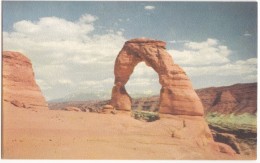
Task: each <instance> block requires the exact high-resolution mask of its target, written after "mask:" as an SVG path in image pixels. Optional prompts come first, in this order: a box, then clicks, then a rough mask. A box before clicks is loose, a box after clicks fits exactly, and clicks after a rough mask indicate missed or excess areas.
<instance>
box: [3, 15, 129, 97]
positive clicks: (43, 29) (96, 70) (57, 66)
mask: <svg viewBox="0 0 260 163" xmlns="http://www.w3.org/2000/svg"><path fill="white" fill-rule="evenodd" d="M97 20H98V17H96V16H93V15H89V14H84V15H82V16H81V17H80V18H79V19H78V20H76V21H68V20H65V19H62V18H57V17H44V18H40V19H39V20H38V21H34V22H32V21H29V20H22V21H18V22H16V23H14V25H13V31H12V32H3V49H4V50H11V51H19V52H22V53H23V54H25V55H26V56H27V57H28V58H30V59H31V61H32V63H33V68H34V72H35V76H36V79H37V81H38V82H37V83H38V84H39V86H40V87H41V89H42V90H43V92H44V94H45V95H46V97H47V99H52V98H57V97H59V96H63V95H64V94H68V93H69V92H68V91H75V90H77V89H80V88H78V87H77V85H78V84H79V83H80V82H81V81H85V80H89V79H90V78H91V79H92V80H96V81H99V80H101V79H102V78H108V77H109V76H113V66H114V60H115V58H116V56H117V54H118V53H119V51H120V49H121V48H122V46H123V44H124V42H125V41H126V39H125V38H124V36H123V30H120V31H116V32H115V31H111V32H109V33H106V34H103V35H98V34H95V35H94V34H93V31H94V30H95V26H94V23H95V21H97ZM112 83H113V82H112ZM62 85H66V89H63V88H62ZM110 87H112V86H110ZM50 88H52V89H50ZM109 89H111V88H109Z"/></svg>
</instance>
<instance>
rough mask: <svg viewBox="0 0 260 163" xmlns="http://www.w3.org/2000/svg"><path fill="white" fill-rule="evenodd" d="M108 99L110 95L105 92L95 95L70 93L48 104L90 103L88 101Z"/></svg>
mask: <svg viewBox="0 0 260 163" xmlns="http://www.w3.org/2000/svg"><path fill="white" fill-rule="evenodd" d="M109 98H110V94H108V93H106V92H97V93H95V94H94V93H82V92H81V93H72V94H69V95H66V96H64V97H63V98H59V99H54V100H49V102H52V103H53V102H69V101H90V100H106V99H109Z"/></svg>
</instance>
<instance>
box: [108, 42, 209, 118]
mask: <svg viewBox="0 0 260 163" xmlns="http://www.w3.org/2000/svg"><path fill="white" fill-rule="evenodd" d="M165 46H166V43H165V42H163V41H158V40H151V39H143V38H141V39H132V40H129V41H127V42H126V43H125V45H124V47H123V48H122V50H121V51H120V52H119V54H118V56H117V58H116V61H115V66H114V75H115V82H114V84H115V85H114V87H113V89H112V99H111V105H112V106H114V107H115V108H116V109H118V110H131V97H130V96H129V95H128V93H127V91H126V89H125V84H126V83H127V81H128V80H129V78H130V76H131V74H132V73H133V70H134V68H135V66H136V65H137V64H138V63H140V62H142V61H143V62H145V63H146V65H147V66H149V67H152V68H153V69H154V70H155V71H156V72H157V73H158V76H159V82H160V84H161V85H162V88H161V91H160V103H159V113H166V114H173V115H195V116H202V115H203V114H204V109H203V106H202V103H201V101H200V99H199V97H198V95H197V94H196V92H195V91H194V89H193V88H192V84H191V81H190V80H189V78H188V77H187V75H186V74H185V72H184V71H183V69H182V68H180V67H179V66H178V65H177V64H174V63H173V59H172V57H171V55H170V54H168V53H167V51H166V47H165Z"/></svg>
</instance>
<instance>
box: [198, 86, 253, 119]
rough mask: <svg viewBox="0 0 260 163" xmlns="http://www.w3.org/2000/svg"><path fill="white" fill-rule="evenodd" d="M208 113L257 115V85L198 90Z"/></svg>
mask: <svg viewBox="0 0 260 163" xmlns="http://www.w3.org/2000/svg"><path fill="white" fill-rule="evenodd" d="M196 92H197V94H198V95H199V97H200V99H201V101H202V103H203V105H204V108H205V111H206V112H218V113H221V114H231V113H233V114H243V113H249V114H256V111H257V83H246V84H235V85H231V86H225V87H210V88H204V89H198V90H196Z"/></svg>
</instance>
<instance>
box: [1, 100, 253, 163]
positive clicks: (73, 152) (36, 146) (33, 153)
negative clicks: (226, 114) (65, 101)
mask: <svg viewBox="0 0 260 163" xmlns="http://www.w3.org/2000/svg"><path fill="white" fill-rule="evenodd" d="M180 118H184V119H186V123H187V126H190V127H187V129H186V130H187V131H184V132H183V133H184V134H185V135H186V136H182V135H181V134H183V133H180V134H179V135H178V134H175V137H173V136H172V133H171V130H172V129H173V128H174V127H175V128H176V125H179V124H176V123H177V122H180V120H179V119H180ZM2 121H3V124H2V139H3V142H2V144H3V146H2V152H3V153H2V158H4V159H148V160H150V159H160V160H165V159H177V160H182V159H206V160H212V159H214V160H215V159H220V160H230V159H253V158H250V157H252V156H250V157H248V158H245V157H244V156H243V157H241V156H240V155H237V154H235V155H228V154H225V153H220V152H218V151H215V150H214V149H213V147H211V146H209V145H205V143H204V142H199V141H197V143H195V144H194V143H193V142H194V141H190V140H191V139H194V138H191V139H189V138H186V137H187V135H188V134H189V132H190V133H192V132H196V129H194V128H196V127H197V126H194V125H195V124H190V122H194V119H192V121H189V117H185V116H170V115H169V116H165V117H162V118H161V119H160V120H157V121H154V122H144V121H139V120H136V119H134V118H132V117H131V116H130V113H129V112H119V113H118V114H115V115H113V114H101V113H87V112H73V111H61V110H46V109H42V110H39V109H38V110H33V109H24V108H17V107H15V106H13V105H11V104H9V103H4V108H3V120H2ZM195 121H197V122H198V123H200V119H199V118H198V119H196V118H195ZM197 122H196V123H197ZM201 123H202V121H201Z"/></svg>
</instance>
